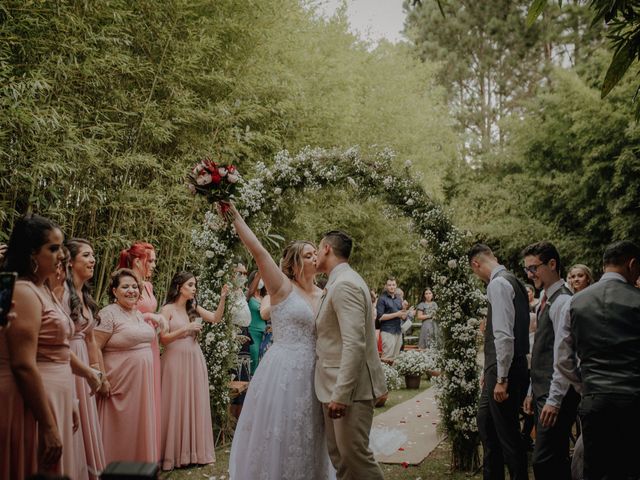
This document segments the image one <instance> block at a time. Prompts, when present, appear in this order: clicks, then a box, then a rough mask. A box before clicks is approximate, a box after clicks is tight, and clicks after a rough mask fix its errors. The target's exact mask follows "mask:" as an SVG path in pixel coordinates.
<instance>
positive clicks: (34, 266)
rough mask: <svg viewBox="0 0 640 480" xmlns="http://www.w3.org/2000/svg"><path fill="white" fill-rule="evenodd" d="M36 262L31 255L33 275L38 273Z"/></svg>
mask: <svg viewBox="0 0 640 480" xmlns="http://www.w3.org/2000/svg"><path fill="white" fill-rule="evenodd" d="M38 266H39V265H38V262H36V261H35V260H34V259H33V257H31V271H32V272H33V274H34V275H35V274H36V273H38Z"/></svg>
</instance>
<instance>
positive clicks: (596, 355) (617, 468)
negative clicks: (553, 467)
mask: <svg viewBox="0 0 640 480" xmlns="http://www.w3.org/2000/svg"><path fill="white" fill-rule="evenodd" d="M603 266H604V272H605V273H604V275H602V278H601V279H600V281H599V282H597V283H595V284H593V285H591V286H590V287H587V288H586V289H584V290H582V291H581V292H578V293H577V294H576V295H574V296H573V297H572V298H571V301H570V302H569V303H568V304H567V305H566V306H565V308H564V311H563V325H562V328H561V330H560V331H559V332H558V333H559V335H560V338H559V339H558V343H557V352H556V362H557V369H558V371H559V372H560V373H561V374H562V375H564V376H565V377H566V378H567V379H568V380H569V381H571V383H572V384H573V385H574V386H576V387H577V388H579V389H581V390H582V391H581V393H582V401H581V402H580V406H579V409H578V412H579V415H580V420H581V421H582V438H583V441H584V478H585V479H587V480H596V479H632V478H633V479H637V478H640V455H638V432H640V290H638V289H637V288H635V287H634V284H635V283H636V281H637V280H638V277H640V247H638V246H637V245H635V244H633V243H631V242H628V241H622V242H616V243H613V244H611V245H609V246H608V247H607V248H606V250H605V252H604V256H603ZM578 359H580V361H579V366H578Z"/></svg>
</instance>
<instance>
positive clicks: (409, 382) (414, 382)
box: [404, 375, 420, 389]
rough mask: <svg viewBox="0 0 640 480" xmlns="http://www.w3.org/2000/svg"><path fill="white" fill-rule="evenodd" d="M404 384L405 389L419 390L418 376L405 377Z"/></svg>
mask: <svg viewBox="0 0 640 480" xmlns="http://www.w3.org/2000/svg"><path fill="white" fill-rule="evenodd" d="M404 383H405V385H406V386H407V388H412V389H415V388H420V375H405V376H404Z"/></svg>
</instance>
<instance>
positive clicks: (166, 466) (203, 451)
mask: <svg viewBox="0 0 640 480" xmlns="http://www.w3.org/2000/svg"><path fill="white" fill-rule="evenodd" d="M186 324H187V320H186V319H184V318H179V317H172V318H171V319H170V320H169V331H170V332H173V331H175V330H177V329H179V328H181V327H183V326H184V325H186ZM160 453H161V454H162V469H163V470H171V469H173V468H175V467H182V466H186V465H190V464H192V463H197V464H201V465H203V464H207V463H213V462H214V461H215V458H216V457H215V452H214V444H213V428H212V426H211V407H210V404H209V378H208V374H207V364H206V362H205V359H204V355H203V354H202V350H201V349H200V344H199V343H198V341H197V340H196V339H195V337H194V336H192V335H189V336H188V337H185V338H179V339H177V340H174V341H173V342H171V343H169V344H168V345H167V346H166V347H165V349H164V353H163V354H162V450H161V451H160Z"/></svg>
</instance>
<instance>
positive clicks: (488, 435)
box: [477, 357, 529, 480]
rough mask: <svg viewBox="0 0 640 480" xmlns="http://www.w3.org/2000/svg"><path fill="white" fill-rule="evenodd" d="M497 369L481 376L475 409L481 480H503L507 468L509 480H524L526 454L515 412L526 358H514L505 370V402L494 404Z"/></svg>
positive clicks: (525, 383)
mask: <svg viewBox="0 0 640 480" xmlns="http://www.w3.org/2000/svg"><path fill="white" fill-rule="evenodd" d="M496 381H497V367H495V366H493V367H491V368H489V369H488V370H486V371H485V372H484V386H483V387H482V394H481V396H480V404H479V406H478V418H477V420H478V431H479V433H480V439H481V440H482V447H483V449H484V455H483V458H484V463H483V467H482V472H483V479H484V480H504V478H505V475H504V466H505V464H506V465H507V469H508V470H509V476H510V478H511V480H523V479H527V478H528V475H527V450H526V446H525V444H524V441H523V440H522V436H521V435H520V422H519V418H518V417H519V411H520V405H521V403H522V398H523V395H524V392H525V390H526V388H527V386H528V384H529V379H528V377H527V360H526V357H521V358H514V359H513V362H512V364H511V369H510V370H509V384H508V386H507V393H508V394H509V398H508V399H507V400H505V401H504V402H501V403H498V402H496V401H495V400H494V398H493V389H494V388H495V386H496Z"/></svg>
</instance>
